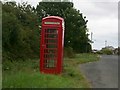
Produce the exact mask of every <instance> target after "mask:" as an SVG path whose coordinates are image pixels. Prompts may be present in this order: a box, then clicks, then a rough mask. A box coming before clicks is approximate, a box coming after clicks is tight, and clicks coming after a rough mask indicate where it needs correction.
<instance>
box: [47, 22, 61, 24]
mask: <svg viewBox="0 0 120 90" xmlns="http://www.w3.org/2000/svg"><path fill="white" fill-rule="evenodd" d="M45 24H60V22H45Z"/></svg>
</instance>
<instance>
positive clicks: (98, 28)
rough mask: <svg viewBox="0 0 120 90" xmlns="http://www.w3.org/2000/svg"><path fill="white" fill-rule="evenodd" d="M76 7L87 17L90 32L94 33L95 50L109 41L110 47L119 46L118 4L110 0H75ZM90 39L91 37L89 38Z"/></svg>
mask: <svg viewBox="0 0 120 90" xmlns="http://www.w3.org/2000/svg"><path fill="white" fill-rule="evenodd" d="M108 1H109V2H108ZM74 5H75V6H74V7H75V8H77V9H78V10H80V11H81V13H83V15H85V16H86V17H87V20H88V23H87V26H88V29H89V32H93V40H95V43H94V44H93V48H97V49H100V48H102V47H104V46H105V45H104V42H105V40H107V41H108V42H109V43H108V45H111V46H114V47H117V46H118V3H117V0H116V2H112V1H110V0H107V1H102V0H98V1H97V2H96V1H94V0H92V1H91V0H89V1H88V0H85V1H83V0H74ZM89 38H90V37H89Z"/></svg>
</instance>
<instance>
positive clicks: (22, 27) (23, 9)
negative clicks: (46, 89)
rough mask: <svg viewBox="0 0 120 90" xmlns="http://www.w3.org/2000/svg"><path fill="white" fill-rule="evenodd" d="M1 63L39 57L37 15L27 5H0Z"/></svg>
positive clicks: (13, 3) (9, 3) (11, 3)
mask: <svg viewBox="0 0 120 90" xmlns="http://www.w3.org/2000/svg"><path fill="white" fill-rule="evenodd" d="M2 11H3V12H2V19H3V21H2V27H3V29H2V36H3V38H2V41H3V43H2V47H3V61H4V60H5V59H11V60H13V59H14V60H16V59H19V58H23V59H25V58H32V57H39V28H38V26H36V25H37V23H38V22H37V18H38V17H37V15H36V14H35V12H34V10H33V7H31V5H29V4H27V3H23V4H22V5H20V4H18V5H17V4H16V3H15V2H6V3H4V4H3V5H2Z"/></svg>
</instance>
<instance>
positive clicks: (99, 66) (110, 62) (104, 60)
mask: <svg viewBox="0 0 120 90" xmlns="http://www.w3.org/2000/svg"><path fill="white" fill-rule="evenodd" d="M79 67H80V70H81V72H82V73H83V74H84V75H85V77H86V78H87V79H88V81H89V82H90V83H91V86H92V88H118V56H117V55H102V56H101V57H100V60H99V61H97V62H91V63H86V64H80V66H79Z"/></svg>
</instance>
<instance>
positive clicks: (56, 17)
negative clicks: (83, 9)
mask: <svg viewBox="0 0 120 90" xmlns="http://www.w3.org/2000/svg"><path fill="white" fill-rule="evenodd" d="M48 18H54V19H59V20H62V21H63V20H64V19H63V18H61V17H59V16H48V17H45V18H43V20H45V19H48Z"/></svg>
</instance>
